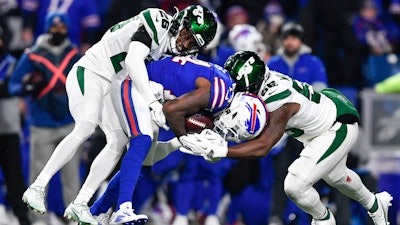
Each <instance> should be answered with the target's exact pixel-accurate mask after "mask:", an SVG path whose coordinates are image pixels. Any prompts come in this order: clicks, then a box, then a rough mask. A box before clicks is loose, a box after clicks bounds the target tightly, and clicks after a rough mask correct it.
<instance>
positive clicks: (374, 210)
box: [368, 197, 378, 213]
mask: <svg viewBox="0 0 400 225" xmlns="http://www.w3.org/2000/svg"><path fill="white" fill-rule="evenodd" d="M376 210H378V199H376V197H375V201H374V204H373V205H372V207H371V208H370V209H369V210H368V212H370V213H374V212H376Z"/></svg>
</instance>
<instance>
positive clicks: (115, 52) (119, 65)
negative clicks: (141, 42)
mask: <svg viewBox="0 0 400 225" xmlns="http://www.w3.org/2000/svg"><path fill="white" fill-rule="evenodd" d="M171 20H172V17H171V16H169V15H168V14H166V13H165V12H164V11H163V10H161V9H156V8H151V9H146V10H144V11H142V12H141V13H139V14H138V15H137V16H134V17H132V18H129V19H127V20H124V21H121V22H119V23H117V24H115V25H114V26H112V27H111V28H109V29H108V31H107V32H106V33H105V34H104V35H103V37H102V38H101V40H100V41H99V42H97V43H96V44H95V45H93V46H92V47H91V48H90V49H88V50H87V51H86V53H85V55H84V56H83V57H82V58H81V60H80V61H79V62H78V65H80V66H83V67H84V68H86V69H89V70H91V71H93V72H95V73H96V74H98V75H100V76H102V77H104V78H106V79H107V80H109V81H111V80H112V79H113V77H114V76H115V74H116V73H118V72H119V71H120V70H122V69H124V68H125V57H126V55H127V53H128V50H129V45H130V43H131V38H132V36H133V34H134V33H135V32H136V31H137V30H138V28H139V27H140V26H144V27H145V29H146V31H147V32H148V33H149V35H150V37H151V38H152V42H151V48H150V53H149V55H148V58H149V59H152V60H158V59H160V58H161V57H162V56H163V55H164V54H165V53H166V51H167V50H168V46H169V43H170V36H169V34H168V30H169V26H170V23H171ZM130 51H135V49H132V50H130Z"/></svg>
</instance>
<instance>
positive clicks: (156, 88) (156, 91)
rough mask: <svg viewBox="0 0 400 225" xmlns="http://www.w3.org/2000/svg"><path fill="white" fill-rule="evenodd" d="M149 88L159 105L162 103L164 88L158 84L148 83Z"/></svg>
mask: <svg viewBox="0 0 400 225" xmlns="http://www.w3.org/2000/svg"><path fill="white" fill-rule="evenodd" d="M150 88H151V91H152V92H153V95H154V97H156V99H157V101H158V102H159V103H161V104H162V103H164V86H162V85H161V84H160V83H157V82H154V81H150Z"/></svg>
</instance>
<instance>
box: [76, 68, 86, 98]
mask: <svg viewBox="0 0 400 225" xmlns="http://www.w3.org/2000/svg"><path fill="white" fill-rule="evenodd" d="M84 73H85V68H83V67H82V66H78V70H77V71H76V76H77V77H78V84H79V88H80V89H81V93H82V95H85V77H84Z"/></svg>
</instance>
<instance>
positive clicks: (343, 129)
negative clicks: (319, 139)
mask: <svg viewBox="0 0 400 225" xmlns="http://www.w3.org/2000/svg"><path fill="white" fill-rule="evenodd" d="M346 136H347V125H346V124H342V126H340V128H339V130H338V131H336V136H335V139H333V142H332V144H331V146H329V148H328V150H326V152H325V153H324V154H323V155H322V156H321V158H319V159H318V161H317V164H318V163H319V162H321V161H322V160H324V159H326V158H327V157H328V156H329V155H331V154H332V153H333V152H334V151H336V149H338V148H339V146H340V145H341V144H342V143H343V141H344V139H345V138H346Z"/></svg>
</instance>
